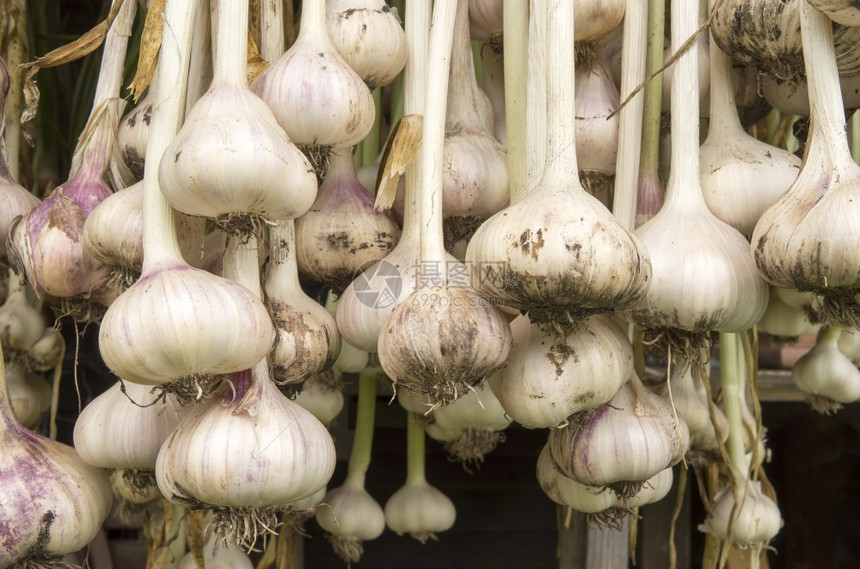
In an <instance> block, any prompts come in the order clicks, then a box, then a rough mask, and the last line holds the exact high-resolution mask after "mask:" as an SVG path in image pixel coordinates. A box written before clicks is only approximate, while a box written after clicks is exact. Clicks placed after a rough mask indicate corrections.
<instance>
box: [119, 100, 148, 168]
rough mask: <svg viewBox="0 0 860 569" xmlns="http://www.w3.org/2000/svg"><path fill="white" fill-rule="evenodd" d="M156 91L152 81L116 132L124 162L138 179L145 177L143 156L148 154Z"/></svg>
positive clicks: (123, 118) (124, 117)
mask: <svg viewBox="0 0 860 569" xmlns="http://www.w3.org/2000/svg"><path fill="white" fill-rule="evenodd" d="M154 91H155V86H154V85H153V84H152V83H150V85H149V90H148V91H147V93H146V95H144V96H143V98H142V99H141V100H140V101H138V103H137V106H136V107H135V108H133V109H132V110H131V111H129V112H128V113H126V114H125V116H123V117H122V121H121V122H120V123H119V127H118V129H117V133H116V139H117V144H119V148H120V152H121V153H122V159H123V162H125V165H126V166H128V169H129V170H131V173H132V174H133V175H134V177H135V178H137V179H138V180H142V179H143V158H144V156H146V140H147V137H148V135H149V121H150V119H151V118H152V101H153V92H154Z"/></svg>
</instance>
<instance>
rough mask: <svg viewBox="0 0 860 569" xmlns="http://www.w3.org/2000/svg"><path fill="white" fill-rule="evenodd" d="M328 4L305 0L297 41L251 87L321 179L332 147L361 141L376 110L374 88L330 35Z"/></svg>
mask: <svg viewBox="0 0 860 569" xmlns="http://www.w3.org/2000/svg"><path fill="white" fill-rule="evenodd" d="M325 4H326V0H308V1H306V2H303V3H302V13H301V24H300V27H299V35H298V38H296V41H295V43H294V44H293V45H292V46H291V47H290V49H288V50H287V51H286V52H285V53H284V54H283V55H282V56H281V57H280V58H279V59H278V60H277V61H274V62H272V64H271V65H269V67H268V68H266V70H265V71H264V72H263V73H261V74H260V75H258V76H257V78H256V79H255V80H254V82H253V83H252V85H251V88H252V89H253V90H254V92H255V93H256V94H257V95H259V96H260V97H261V98H262V99H263V100H264V101H266V104H268V105H269V108H271V110H272V112H273V113H274V115H275V117H276V118H277V120H278V123H279V124H280V125H281V128H283V129H284V130H285V131H286V133H287V136H289V137H290V140H292V141H293V142H294V143H295V144H296V145H298V146H299V148H301V149H302V150H304V151H305V152H306V153H307V154H308V155H309V156H310V158H311V162H312V164H313V166H314V170H315V171H316V172H317V174H318V175H319V176H320V177H322V174H324V173H325V170H326V162H327V156H328V153H329V152H330V151H331V148H332V147H342V146H354V145H355V144H357V143H358V142H359V141H361V140H362V139H363V138H364V137H365V136H367V133H368V132H370V129H371V127H372V126H373V121H374V117H375V113H376V111H375V107H374V103H373V96H372V95H371V93H370V90H369V89H368V88H367V86H366V85H365V84H364V82H363V81H362V80H361V78H360V77H359V76H358V75H357V74H356V73H355V71H353V70H352V68H350V66H349V65H348V64H347V63H346V61H344V59H343V57H341V56H340V54H339V53H338V52H337V49H336V48H335V46H334V45H333V44H332V42H331V40H330V39H329V37H328V33H327V32H326V6H325ZM242 53H244V50H243V51H242Z"/></svg>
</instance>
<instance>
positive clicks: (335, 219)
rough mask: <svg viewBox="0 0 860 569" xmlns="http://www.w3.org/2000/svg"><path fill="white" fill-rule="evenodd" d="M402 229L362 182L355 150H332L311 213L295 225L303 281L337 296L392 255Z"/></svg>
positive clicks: (299, 266) (306, 214)
mask: <svg viewBox="0 0 860 569" xmlns="http://www.w3.org/2000/svg"><path fill="white" fill-rule="evenodd" d="M399 238H400V228H399V227H398V226H397V223H396V222H395V221H394V220H393V219H392V218H391V216H389V215H388V214H387V213H385V212H380V211H377V210H376V208H375V206H374V197H373V195H372V194H371V193H370V192H368V191H367V190H366V189H365V188H364V186H362V185H361V183H360V182H359V181H358V178H357V177H356V174H355V166H354V165H353V160H352V149H351V148H350V147H343V148H338V149H336V150H333V151H332V153H331V158H330V162H329V168H328V170H327V172H326V176H325V178H324V179H323V182H322V184H321V185H320V189H319V193H318V194H317V199H316V201H315V202H314V204H313V205H312V206H311V208H310V210H309V211H308V212H307V213H305V214H304V215H302V216H301V217H299V218H298V219H297V220H296V261H297V263H298V268H299V274H300V275H302V277H304V278H306V279H308V280H311V281H315V282H318V283H322V284H323V285H325V286H327V287H330V288H331V289H332V290H334V291H335V292H337V293H340V292H343V290H344V289H345V288H346V287H347V286H348V285H349V283H351V282H352V280H353V279H354V278H355V276H356V275H357V274H358V273H359V271H360V270H362V269H363V268H365V267H367V266H368V265H369V264H370V263H372V262H374V261H378V260H379V259H382V258H383V257H385V256H386V255H388V254H389V253H390V252H391V250H392V249H393V248H394V246H395V245H396V244H397V240H398V239H399Z"/></svg>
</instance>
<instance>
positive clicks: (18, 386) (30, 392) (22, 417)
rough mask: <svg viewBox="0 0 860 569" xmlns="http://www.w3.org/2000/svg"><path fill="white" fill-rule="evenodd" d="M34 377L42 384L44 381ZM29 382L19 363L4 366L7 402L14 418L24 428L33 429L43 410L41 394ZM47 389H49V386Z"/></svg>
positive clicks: (29, 378)
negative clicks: (13, 412)
mask: <svg viewBox="0 0 860 569" xmlns="http://www.w3.org/2000/svg"><path fill="white" fill-rule="evenodd" d="M35 377H36V378H37V379H39V380H41V381H42V382H44V381H45V380H44V379H42V378H41V377H39V376H35ZM31 380H32V378H31V377H28V374H27V372H26V371H25V370H24V368H23V366H22V365H21V364H20V363H14V362H9V363H7V364H6V383H7V386H8V389H9V401H10V402H11V403H12V409H13V410H14V411H15V417H16V418H17V419H18V422H20V423H21V424H22V425H24V426H25V427H26V428H28V429H35V428H36V427H37V426H38V424H39V420H40V419H41V418H42V412H43V411H44V410H45V408H44V401H43V399H42V394H41V393H40V391H39V388H38V387H36V386H35V385H33V384H32V383H31ZM48 389H50V386H49V387H48ZM49 406H50V403H49Z"/></svg>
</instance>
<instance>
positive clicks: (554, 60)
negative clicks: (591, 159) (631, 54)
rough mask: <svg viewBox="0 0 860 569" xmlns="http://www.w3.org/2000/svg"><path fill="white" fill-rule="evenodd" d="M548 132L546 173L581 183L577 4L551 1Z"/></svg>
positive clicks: (548, 40) (548, 3) (547, 93)
mask: <svg viewBox="0 0 860 569" xmlns="http://www.w3.org/2000/svg"><path fill="white" fill-rule="evenodd" d="M546 10H547V12H546V17H547V22H548V25H547V33H546V40H547V42H546V45H547V58H546V61H547V69H546V96H547V114H546V132H547V147H546V161H547V164H546V165H547V169H548V170H549V169H552V170H553V171H555V172H557V173H559V174H562V175H566V176H569V177H574V178H575V179H579V168H578V167H577V161H576V140H575V135H574V133H575V132H576V117H575V116H574V113H573V109H574V108H576V99H575V79H574V75H575V63H574V61H575V53H574V51H575V50H574V42H573V41H572V38H571V33H570V30H572V29H573V26H574V3H573V2H567V1H560V2H558V1H548V2H547V3H546Z"/></svg>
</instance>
